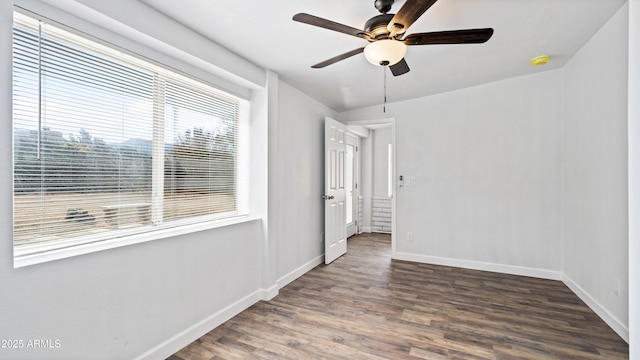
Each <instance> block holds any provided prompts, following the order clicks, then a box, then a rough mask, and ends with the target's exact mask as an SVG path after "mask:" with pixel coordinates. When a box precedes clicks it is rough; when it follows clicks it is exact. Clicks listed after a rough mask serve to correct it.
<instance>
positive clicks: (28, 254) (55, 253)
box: [11, 7, 255, 268]
mask: <svg viewBox="0 0 640 360" xmlns="http://www.w3.org/2000/svg"><path fill="white" fill-rule="evenodd" d="M15 13H19V14H22V15H25V16H28V17H31V18H34V19H36V20H40V21H45V22H47V23H49V24H52V25H53V26H55V27H57V28H60V29H62V30H64V31H68V32H70V33H73V34H75V35H77V36H81V37H83V38H86V39H88V40H89V41H93V42H96V43H98V44H100V45H103V46H104V45H106V46H108V47H109V48H110V49H112V50H113V51H117V52H121V53H123V54H125V55H126V56H129V57H134V58H136V59H137V60H138V61H144V62H147V63H149V64H150V65H151V66H154V67H159V68H162V69H164V71H166V72H167V73H172V74H177V75H178V76H180V77H183V78H185V79H187V81H192V82H193V86H195V87H197V86H205V87H211V88H215V89H217V90H219V91H222V92H224V93H225V95H228V96H231V97H234V98H236V99H238V101H239V103H240V108H241V110H240V116H239V118H238V124H237V129H238V135H237V141H238V148H237V150H236V152H237V157H236V161H237V163H236V166H237V170H236V171H237V175H236V183H235V191H236V194H235V201H236V212H235V214H234V215H233V216H226V217H222V218H221V217H219V216H216V215H213V216H212V215H201V216H196V217H206V218H208V219H207V220H205V221H201V222H193V221H181V220H172V221H171V224H170V225H169V226H163V227H157V228H153V229H152V230H150V231H146V232H136V233H131V232H130V231H127V230H123V231H119V230H118V231H115V232H114V236H111V237H110V238H108V239H101V240H94V241H86V240H82V239H86V237H83V238H81V239H73V240H69V241H63V242H62V243H58V244H57V245H56V244H52V243H40V244H37V245H33V248H31V249H28V248H27V247H22V249H20V248H18V247H16V245H15V243H14V246H13V250H14V267H16V268H17V267H22V266H28V265H33V264H38V263H42V262H47V261H52V260H57V259H62V258H67V257H71V256H76V255H81V254H87V253H92V252H96V251H101V250H106V249H113V248H117V247H121V246H127V245H131V244H138V243H142V242H147V241H153V240H159V239H164V238H169V237H174V236H180V235H184V234H190V233H194V232H199V231H204V230H208V229H214V228H219V227H224V226H230V225H234V224H238V223H243V222H248V221H253V220H255V217H253V216H251V215H250V214H249V194H248V192H249V179H248V174H249V153H250V151H249V142H248V139H249V107H250V103H249V100H248V99H246V98H243V97H240V96H238V95H237V94H236V93H234V92H231V91H227V90H225V89H221V88H220V86H216V85H214V84H211V83H210V82H209V81H206V80H203V79H198V78H197V77H194V76H191V75H189V74H187V73H184V72H181V71H178V70H176V69H175V68H172V67H170V66H168V65H164V64H162V63H159V62H157V61H154V60H151V59H149V58H147V57H145V56H142V55H138V54H136V53H135V52H132V51H130V50H127V49H125V48H122V47H121V46H117V45H114V44H112V43H109V42H107V41H105V40H102V39H100V38H97V37H95V36H92V35H90V34H87V33H85V32H82V31H78V30H76V29H74V28H72V27H70V26H68V25H64V24H61V23H59V22H57V21H53V20H50V19H47V18H44V17H42V16H40V15H37V14H34V13H32V12H30V11H28V10H25V9H21V8H18V7H14V14H15ZM14 21H15V20H14ZM153 121H154V123H155V122H156V121H157V119H155V116H154V120H153ZM11 126H12V129H13V119H12V125H11ZM12 164H15V158H13V157H12ZM12 176H13V172H12ZM155 179H158V176H157V174H156V177H155ZM153 181H154V182H155V181H156V180H153ZM13 196H15V188H12V197H13ZM13 223H14V222H13V221H12V224H13ZM12 241H13V237H12Z"/></svg>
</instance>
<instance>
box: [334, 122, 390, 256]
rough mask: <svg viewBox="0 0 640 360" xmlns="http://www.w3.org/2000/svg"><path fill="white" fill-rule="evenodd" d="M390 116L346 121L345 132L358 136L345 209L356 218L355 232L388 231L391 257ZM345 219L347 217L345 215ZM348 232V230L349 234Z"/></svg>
mask: <svg viewBox="0 0 640 360" xmlns="http://www.w3.org/2000/svg"><path fill="white" fill-rule="evenodd" d="M394 120H395V119H381V120H371V121H355V122H348V123H346V125H347V131H348V134H350V135H353V136H354V137H356V138H357V140H358V142H357V144H358V145H357V151H355V153H354V162H355V163H356V165H355V166H354V168H355V169H357V170H355V171H354V174H353V175H354V181H355V185H354V189H353V194H354V195H353V198H351V199H350V200H351V201H350V203H351V206H352V208H349V209H348V210H351V214H353V216H354V219H355V220H356V226H355V230H356V232H355V233H356V234H360V233H363V232H364V233H372V232H373V233H386V234H389V233H390V234H391V248H392V249H391V250H392V251H391V252H392V258H395V255H396V246H395V231H394V230H395V223H396V219H395V209H396V199H395V197H396V196H395V190H396V161H395V157H396V155H395V154H396V151H395V147H396V145H395V121H394ZM347 140H349V139H347ZM347 151H349V149H347ZM347 156H349V155H347ZM349 163H350V162H349ZM346 171H348V170H346ZM356 187H357V188H356ZM347 196H349V195H347ZM347 206H349V205H347ZM347 217H348V215H347ZM348 219H351V218H349V217H348ZM347 223H349V221H348V222H347ZM351 234H352V233H351V232H348V235H349V236H350V235H351Z"/></svg>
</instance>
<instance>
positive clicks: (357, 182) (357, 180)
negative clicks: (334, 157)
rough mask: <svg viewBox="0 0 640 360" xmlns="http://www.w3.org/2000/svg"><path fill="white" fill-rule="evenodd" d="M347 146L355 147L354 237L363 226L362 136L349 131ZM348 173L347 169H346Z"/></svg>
mask: <svg viewBox="0 0 640 360" xmlns="http://www.w3.org/2000/svg"><path fill="white" fill-rule="evenodd" d="M349 139H353V140H355V144H351V143H350V141H349ZM346 144H347V146H349V145H352V146H353V147H354V152H353V169H352V184H351V186H352V191H353V194H352V202H351V206H352V209H351V211H352V216H353V226H354V227H355V233H354V234H352V235H358V234H359V233H360V229H361V224H360V223H359V221H358V198H359V197H360V136H359V135H358V134H356V133H353V132H351V131H348V130H347V141H346ZM345 171H346V169H345ZM349 234H350V232H349V223H347V237H349Z"/></svg>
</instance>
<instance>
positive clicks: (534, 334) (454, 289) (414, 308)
mask: <svg viewBox="0 0 640 360" xmlns="http://www.w3.org/2000/svg"><path fill="white" fill-rule="evenodd" d="M390 250H391V239H390V237H389V235H382V234H363V235H358V236H355V237H352V238H350V239H349V252H348V253H347V254H346V255H344V256H342V257H341V258H339V259H337V260H336V261H334V262H333V263H332V264H330V265H320V266H318V267H316V268H315V269H313V270H311V271H310V272H308V273H307V274H305V275H303V276H301V277H300V278H298V279H296V280H295V281H293V282H292V283H290V284H289V285H287V286H286V287H284V288H283V289H281V290H280V293H279V295H278V296H276V297H275V298H274V299H273V300H271V301H267V302H262V301H261V302H258V303H256V304H254V305H253V306H251V307H250V308H249V309H247V310H245V311H244V312H242V313H240V314H238V315H237V316H235V317H234V318H232V319H230V320H229V321H227V322H226V323H224V324H223V325H221V326H219V327H218V328H216V329H214V330H212V331H211V332H209V333H208V334H206V335H204V336H203V337H201V338H200V339H198V340H197V341H194V342H193V343H192V344H190V345H188V346H187V347H185V348H184V349H182V350H180V351H179V352H177V353H176V354H174V355H172V356H171V357H169V358H168V359H169V360H204V359H207V360H212V359H216V360H217V359H257V360H260V359H305V360H306V359H356V360H359V359H362V360H381V359H413V360H415V359H430V360H444V359H447V360H455V359H465V360H469V359H481V360H507V359H509V360H511V359H527V360H528V359H531V360H533V359H536V360H547V359H549V360H551V359H553V360H565V359H589V360H602V359H614V360H627V359H629V346H628V344H627V343H626V342H625V341H624V340H622V339H621V338H620V337H619V336H618V335H617V334H616V333H615V332H614V331H613V330H611V329H610V328H609V327H608V326H607V325H606V324H605V323H604V322H603V321H602V320H601V319H600V318H599V317H598V316H597V315H596V314H595V313H594V312H593V311H591V310H590V309H589V308H588V307H587V306H586V305H585V304H584V303H583V302H582V301H581V300H580V299H579V298H578V297H577V296H576V295H575V294H574V293H573V292H571V290H570V289H568V288H567V287H566V286H565V285H564V284H563V283H562V282H560V281H551V280H544V279H536V278H530V277H523V276H514V275H506V274H499V273H491V272H484V271H475V270H469V269H460V268H453V267H447V266H436V265H430V264H421V263H413V262H407V261H396V260H391V257H390Z"/></svg>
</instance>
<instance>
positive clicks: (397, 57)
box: [293, 0, 493, 76]
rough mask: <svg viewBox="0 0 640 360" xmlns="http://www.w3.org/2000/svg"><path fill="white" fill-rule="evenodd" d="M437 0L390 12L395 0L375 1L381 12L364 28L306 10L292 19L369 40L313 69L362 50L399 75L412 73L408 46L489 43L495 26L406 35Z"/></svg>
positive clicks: (416, 0)
mask: <svg viewBox="0 0 640 360" xmlns="http://www.w3.org/2000/svg"><path fill="white" fill-rule="evenodd" d="M436 1H437V0H407V1H406V2H405V3H404V5H403V6H402V7H401V8H400V10H398V12H397V13H396V14H387V13H388V12H389V10H391V6H392V5H393V2H394V0H375V2H374V6H375V8H376V9H378V11H379V12H380V13H381V14H382V15H377V16H374V17H372V18H371V19H369V20H368V21H367V22H366V24H365V25H364V30H360V29H356V28H353V27H351V26H347V25H343V24H340V23H337V22H334V21H331V20H327V19H323V18H320V17H317V16H314V15H309V14H305V13H299V14H296V15H294V16H293V20H295V21H298V22H301V23H305V24H309V25H313V26H318V27H322V28H325V29H329V30H333V31H337V32H341V33H344V34H348V35H352V36H356V37H359V38H362V39H365V40H367V41H369V44H368V45H366V46H363V47H360V48H357V49H354V50H351V51H348V52H346V53H344V54H340V55H338V56H334V57H332V58H330V59H327V60H325V61H322V62H320V63H317V64H315V65H313V66H311V67H312V68H314V69H318V68H323V67H325V66H328V65H331V64H334V63H336V62H338V61H341V60H344V59H347V58H349V57H352V56H354V55H357V54H359V53H364V56H365V57H366V58H367V60H368V61H369V62H370V63H372V64H374V65H378V66H388V67H389V69H390V70H391V73H392V74H393V75H394V76H398V75H402V74H405V73H407V72H409V65H407V62H406V60H405V59H404V55H405V54H406V52H407V46H414V45H438V44H473V43H476V44H477V43H484V42H486V41H487V40H489V38H491V35H493V29H492V28H482V29H467V30H451V31H436V32H426V33H416V34H409V35H407V36H404V34H405V32H406V31H407V29H408V28H409V26H411V24H413V23H414V22H415V21H416V20H417V19H418V18H419V17H420V16H421V15H422V14H424V12H425V11H427V10H428V9H429V8H430V7H431V6H432V5H433V4H434V3H435V2H436Z"/></svg>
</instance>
